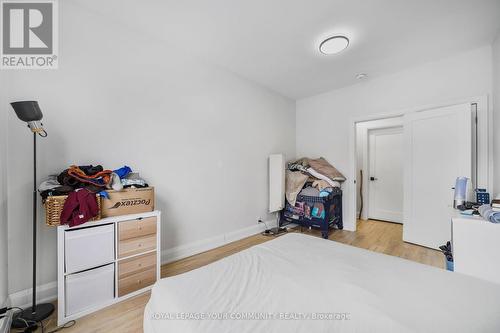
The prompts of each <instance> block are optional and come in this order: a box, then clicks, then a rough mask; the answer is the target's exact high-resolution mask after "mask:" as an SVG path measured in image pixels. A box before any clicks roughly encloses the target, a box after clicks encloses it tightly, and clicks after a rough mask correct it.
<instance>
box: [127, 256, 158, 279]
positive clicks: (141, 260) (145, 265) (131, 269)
mask: <svg viewBox="0 0 500 333" xmlns="http://www.w3.org/2000/svg"><path fill="white" fill-rule="evenodd" d="M151 268H154V269H155V270H156V252H151V253H148V254H144V255H141V256H138V257H133V258H129V259H124V260H122V261H120V262H119V263H118V278H119V279H121V278H124V277H127V276H129V275H132V274H135V273H138V272H142V271H145V270H149V269H151Z"/></svg>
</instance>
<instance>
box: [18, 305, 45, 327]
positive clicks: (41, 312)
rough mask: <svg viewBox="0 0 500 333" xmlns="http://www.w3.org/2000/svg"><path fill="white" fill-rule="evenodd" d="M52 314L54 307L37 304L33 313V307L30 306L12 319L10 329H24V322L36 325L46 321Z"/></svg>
mask: <svg viewBox="0 0 500 333" xmlns="http://www.w3.org/2000/svg"><path fill="white" fill-rule="evenodd" d="M53 312H54V305H53V304H50V303H42V304H37V305H36V306H35V311H33V307H31V306H30V307H29V308H27V309H25V310H23V311H22V312H21V313H19V314H17V315H16V316H15V317H14V318H12V327H13V328H24V327H26V322H28V323H29V324H32V322H37V323H38V322H40V321H42V320H44V319H47V318H48V317H49V316H50V315H51V314H52V313H53Z"/></svg>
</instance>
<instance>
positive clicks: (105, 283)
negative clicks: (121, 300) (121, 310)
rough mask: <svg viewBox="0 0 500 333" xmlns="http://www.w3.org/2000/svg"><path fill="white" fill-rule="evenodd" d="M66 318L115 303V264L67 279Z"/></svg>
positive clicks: (73, 275) (72, 275) (67, 277)
mask: <svg viewBox="0 0 500 333" xmlns="http://www.w3.org/2000/svg"><path fill="white" fill-rule="evenodd" d="M65 284H66V297H65V301H66V303H65V304H66V309H65V311H66V316H70V315H73V314H75V313H78V312H82V311H85V310H89V309H92V308H94V307H97V306H99V305H102V304H104V303H107V302H111V301H113V299H114V297H115V264H109V265H106V266H102V267H98V268H94V269H91V270H88V271H84V272H81V273H76V274H70V275H67V276H66V278H65Z"/></svg>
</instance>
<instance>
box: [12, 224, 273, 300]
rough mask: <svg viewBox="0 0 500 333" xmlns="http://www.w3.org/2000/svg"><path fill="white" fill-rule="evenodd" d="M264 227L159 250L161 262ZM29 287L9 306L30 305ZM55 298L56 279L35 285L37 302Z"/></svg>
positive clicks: (13, 294) (255, 231)
mask: <svg viewBox="0 0 500 333" xmlns="http://www.w3.org/2000/svg"><path fill="white" fill-rule="evenodd" d="M266 224H267V226H269V227H273V226H275V224H276V222H274V221H266ZM265 229H266V225H265V224H264V223H259V224H256V225H254V226H251V227H247V228H244V229H240V230H235V231H231V232H228V233H226V234H223V235H220V236H215V237H212V238H208V239H203V240H200V241H196V242H193V243H189V244H185V245H181V246H177V247H174V248H171V249H167V250H163V251H162V252H161V263H162V264H166V263H169V262H172V261H175V260H179V259H183V258H187V257H190V256H192V255H195V254H198V253H201V252H205V251H208V250H212V249H215V248H217V247H219V246H222V245H225V244H228V243H231V242H235V241H237V240H240V239H243V238H246V237H249V236H253V235H255V234H258V233H260V232H262V231H264V230H265ZM31 295H32V293H31V288H28V289H24V290H20V291H18V292H15V293H12V294H10V295H9V298H8V303H9V305H10V306H17V307H20V308H26V307H28V306H30V305H31ZM56 299H57V281H53V282H49V283H46V284H43V285H39V286H37V302H38V303H45V302H52V301H54V300H56Z"/></svg>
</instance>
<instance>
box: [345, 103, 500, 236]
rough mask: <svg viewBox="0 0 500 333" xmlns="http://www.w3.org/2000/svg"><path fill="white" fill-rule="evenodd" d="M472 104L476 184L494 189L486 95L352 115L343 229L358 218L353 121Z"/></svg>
mask: <svg viewBox="0 0 500 333" xmlns="http://www.w3.org/2000/svg"><path fill="white" fill-rule="evenodd" d="M464 103H471V104H477V114H478V129H479V133H478V147H479V159H478V164H480V165H481V167H480V170H479V172H478V175H479V177H478V179H479V181H478V183H479V187H486V188H488V190H489V191H490V192H491V191H492V190H493V144H492V143H493V119H492V118H493V115H492V112H491V110H490V108H491V106H490V104H489V98H488V95H483V96H476V97H469V98H463V99H457V100H453V101H448V102H442V103H435V104H428V105H423V106H418V107H413V108H407V109H401V110H399V111H398V110H396V111H393V112H387V113H379V114H373V115H365V116H355V117H351V120H350V124H349V146H348V147H349V148H348V149H349V170H348V172H349V174H348V177H347V181H346V187H347V195H346V198H345V200H346V201H347V202H346V201H344V203H346V204H345V205H344V207H346V208H347V209H346V212H345V214H344V228H345V229H346V230H350V231H356V221H357V209H356V208H357V201H358V198H357V190H356V187H357V185H356V179H357V177H358V175H357V170H358V166H357V148H356V124H357V123H361V122H365V121H370V120H379V119H387V118H395V117H402V116H404V115H405V114H407V113H412V112H419V111H427V110H431V109H437V108H441V107H445V106H451V105H456V104H464Z"/></svg>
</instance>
